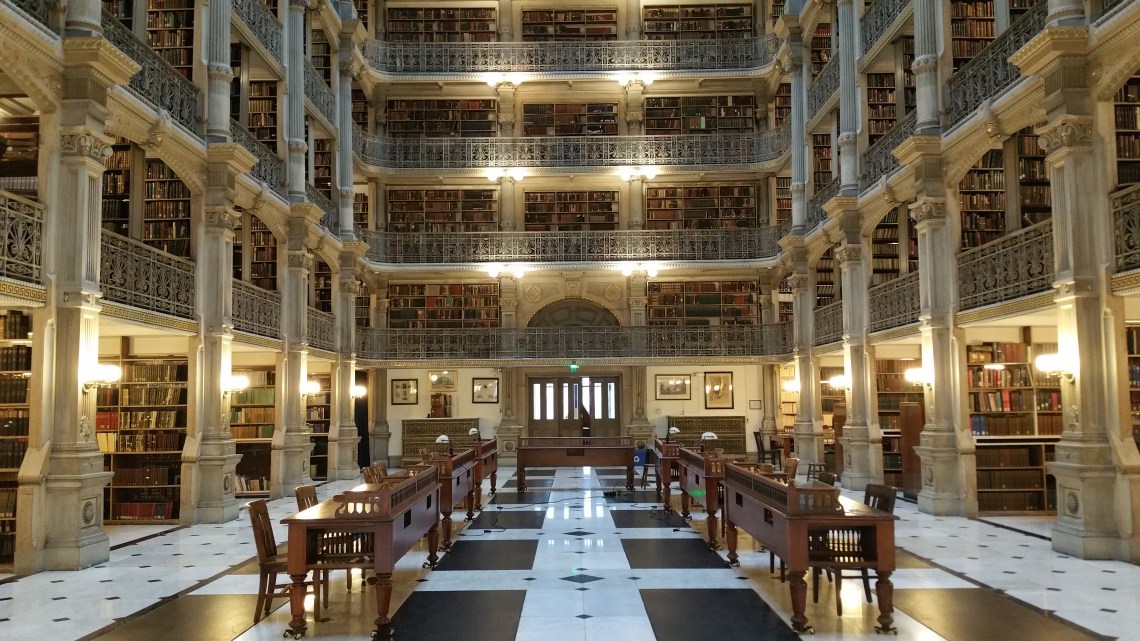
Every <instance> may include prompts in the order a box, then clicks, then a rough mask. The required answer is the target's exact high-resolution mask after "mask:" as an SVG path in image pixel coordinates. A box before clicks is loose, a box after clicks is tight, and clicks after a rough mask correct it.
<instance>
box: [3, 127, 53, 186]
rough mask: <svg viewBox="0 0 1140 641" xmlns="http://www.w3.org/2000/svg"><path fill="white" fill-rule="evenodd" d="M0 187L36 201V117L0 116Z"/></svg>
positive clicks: (37, 133) (37, 170) (37, 154)
mask: <svg viewBox="0 0 1140 641" xmlns="http://www.w3.org/2000/svg"><path fill="white" fill-rule="evenodd" d="M0 138H2V139H3V140H4V143H5V145H6V147H5V149H4V153H3V154H0V186H2V187H3V189H5V190H7V191H11V192H13V193H15V194H16V195H18V196H23V197H25V198H30V199H32V200H39V189H40V185H41V184H43V180H42V179H41V178H40V176H39V154H40V147H41V145H40V138H41V137H40V117H39V116H38V115H30V116H13V115H4V114H0Z"/></svg>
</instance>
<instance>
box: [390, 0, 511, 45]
mask: <svg viewBox="0 0 1140 641" xmlns="http://www.w3.org/2000/svg"><path fill="white" fill-rule="evenodd" d="M497 30H498V28H497V26H496V23H495V9H492V8H477V7H471V8H456V7H451V8H439V9H435V8H427V7H401V8H396V7H389V8H388V32H387V34H386V37H387V39H388V40H389V41H391V42H492V41H494V40H495V39H496V32H497Z"/></svg>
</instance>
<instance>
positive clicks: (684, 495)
mask: <svg viewBox="0 0 1140 641" xmlns="http://www.w3.org/2000/svg"><path fill="white" fill-rule="evenodd" d="M690 500H692V499H690V498H689V493H688V492H687V491H685V485H684V484H681V518H683V519H685V520H688V518H689V501H690Z"/></svg>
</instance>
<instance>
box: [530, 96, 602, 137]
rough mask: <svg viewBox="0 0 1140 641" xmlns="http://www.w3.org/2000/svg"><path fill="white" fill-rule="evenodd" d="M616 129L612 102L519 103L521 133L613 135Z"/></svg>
mask: <svg viewBox="0 0 1140 641" xmlns="http://www.w3.org/2000/svg"><path fill="white" fill-rule="evenodd" d="M617 133H618V129H617V104H615V103H611V102H594V103H542V104H539V103H531V104H524V105H523V135H524V136H591V135H592V136H597V135H601V136H616V135H617Z"/></svg>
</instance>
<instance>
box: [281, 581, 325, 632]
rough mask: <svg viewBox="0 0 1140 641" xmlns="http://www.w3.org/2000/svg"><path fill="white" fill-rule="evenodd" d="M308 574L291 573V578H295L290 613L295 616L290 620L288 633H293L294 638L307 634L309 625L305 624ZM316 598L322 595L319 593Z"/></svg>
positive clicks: (291, 589) (291, 590)
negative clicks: (306, 579)
mask: <svg viewBox="0 0 1140 641" xmlns="http://www.w3.org/2000/svg"><path fill="white" fill-rule="evenodd" d="M306 576H308V573H305V574H290V575H289V578H291V579H293V585H292V586H290V587H289V614H291V615H293V618H292V619H290V621H289V631H288V632H287V633H286V634H290V635H292V636H293V638H294V639H300V638H301V637H303V636H305V629H306V627H307V626H306V624H305V594H306V593H307V592H308V589H307V587H306V586H305V577H306ZM316 598H318V599H319V598H321V595H320V594H319V593H318V594H317V596H316Z"/></svg>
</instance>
